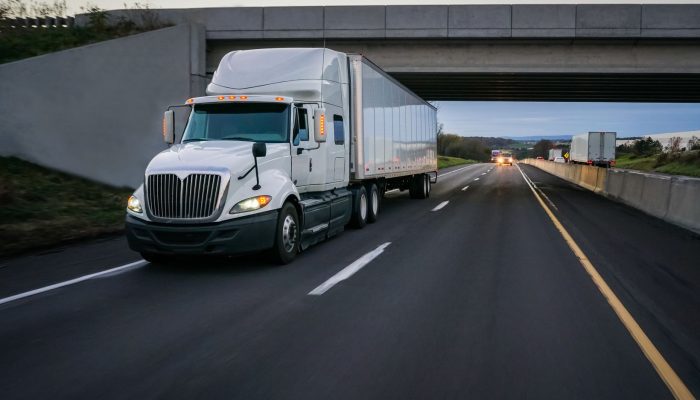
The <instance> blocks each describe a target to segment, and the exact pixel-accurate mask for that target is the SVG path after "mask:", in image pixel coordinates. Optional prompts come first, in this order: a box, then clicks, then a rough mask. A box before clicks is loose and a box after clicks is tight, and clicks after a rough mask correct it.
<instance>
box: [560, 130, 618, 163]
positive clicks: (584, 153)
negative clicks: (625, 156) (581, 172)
mask: <svg viewBox="0 0 700 400" xmlns="http://www.w3.org/2000/svg"><path fill="white" fill-rule="evenodd" d="M616 139H617V134H616V133H615V132H588V133H584V134H582V135H576V136H574V137H573V138H571V149H570V150H569V159H570V160H571V161H572V162H575V163H580V164H588V165H597V166H605V167H610V166H613V165H615V140H616Z"/></svg>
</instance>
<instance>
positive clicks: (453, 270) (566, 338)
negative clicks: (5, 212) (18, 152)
mask: <svg viewBox="0 0 700 400" xmlns="http://www.w3.org/2000/svg"><path fill="white" fill-rule="evenodd" d="M521 167H522V169H523V171H524V172H525V173H526V174H527V175H528V176H530V178H531V179H532V180H533V181H534V182H535V183H536V184H537V186H539V187H540V188H541V189H542V191H543V192H544V193H545V194H546V195H547V197H548V198H549V199H550V200H551V202H552V203H553V204H554V205H555V206H556V209H555V210H554V212H555V214H556V216H557V217H558V218H559V219H560V220H561V222H562V223H563V225H564V226H565V227H566V229H567V230H569V232H570V233H571V235H572V236H573V238H574V240H575V241H576V242H577V243H578V244H579V245H580V247H581V248H582V249H583V250H584V251H585V252H586V254H587V255H588V256H589V258H590V260H591V262H592V263H593V264H594V265H595V267H596V268H597V269H598V271H599V272H600V273H601V275H602V276H603V278H604V279H605V280H606V282H607V283H608V284H609V285H610V287H611V288H612V289H613V290H614V291H615V293H616V294H617V295H618V296H619V297H620V299H621V300H622V302H623V303H624V305H625V307H627V309H628V310H629V311H630V313H631V314H632V315H633V317H634V318H635V319H636V321H637V322H638V323H639V325H640V327H641V328H642V329H643V330H644V331H645V332H646V334H647V335H648V336H649V338H650V339H651V340H652V341H653V343H654V344H655V345H656V347H657V348H658V349H659V351H660V352H661V353H662V354H663V356H664V357H665V358H666V360H667V361H668V362H669V363H670V364H671V366H672V367H673V368H674V370H675V371H676V372H677V374H678V375H679V376H680V377H681V379H682V380H683V381H684V382H685V384H686V385H687V386H688V388H689V389H690V390H691V391H692V392H693V393H695V394H696V395H698V394H700V290H699V289H700V263H699V262H698V255H699V253H698V251H699V250H700V239H699V238H698V236H696V235H693V234H691V233H689V232H688V231H684V230H682V229H678V228H675V227H673V226H671V225H668V224H667V223H665V222H663V221H660V220H657V219H654V218H651V217H649V216H646V215H644V214H642V213H639V212H637V211H635V210H633V209H630V208H628V207H625V206H622V205H619V204H616V203H613V202H611V201H609V200H607V199H605V198H602V197H600V196H597V195H595V194H592V193H589V192H586V191H583V190H581V189H578V188H576V187H574V186H573V185H571V184H568V183H566V182H564V181H562V180H560V179H558V178H555V177H553V176H551V175H548V174H546V173H544V172H541V171H539V170H536V169H535V168H532V167H529V166H524V165H523V166H521ZM448 172H449V174H447V173H448ZM442 173H443V174H446V175H444V176H442V177H441V178H440V181H439V183H438V184H437V185H435V186H434V188H433V192H432V194H431V197H430V199H427V200H411V199H409V197H408V195H407V194H405V193H390V194H389V195H388V198H387V199H385V200H384V202H383V204H382V207H383V208H382V214H381V215H380V220H379V221H378V222H377V223H375V224H372V225H368V226H367V227H366V228H365V229H363V230H348V231H346V232H344V233H343V234H341V235H340V236H338V237H336V238H334V239H332V240H330V241H328V242H326V243H322V244H319V245H317V246H314V247H312V248H311V249H309V250H308V251H306V252H304V253H302V254H301V255H300V256H299V257H298V258H297V260H296V261H295V262H294V263H293V264H291V265H288V266H284V267H279V266H275V265H272V264H271V263H269V262H267V261H265V260H264V259H261V258H260V257H258V256H247V257H243V258H237V259H233V260H229V261H227V262H211V261H192V262H190V263H187V264H184V265H172V266H153V265H149V264H146V263H141V264H136V265H135V266H134V267H132V268H127V269H124V270H122V271H119V272H117V273H113V274H108V275H103V276H100V277H98V278H95V279H89V280H85V281H83V282H79V283H76V284H73V285H69V286H65V287H61V288H58V289H55V290H50V291H46V292H43V293H40V294H37V295H34V296H29V297H26V298H23V299H20V300H16V301H11V302H7V303H4V304H0V397H1V398H2V399H15V398H27V399H30V398H31V399H34V398H129V399H134V398H138V399H145V398H188V399H189V398H207V399H210V398H226V399H234V398H235V399H299V398H308V399H329V398H332V399H408V398H420V399H425V398H430V399H433V398H455V399H463V398H557V399H561V398H582V399H591V398H596V399H599V398H603V399H606V398H610V399H620V398H630V399H647V398H648V399H661V398H671V393H670V392H669V390H668V388H667V387H666V385H665V384H664V382H663V381H662V379H661V378H660V377H659V375H658V374H657V372H656V370H655V369H654V367H653V366H652V364H651V363H650V362H649V360H648V359H647V358H646V357H645V355H644V354H643V352H642V351H641V350H640V348H639V346H638V345H637V343H636V342H635V340H634V339H633V338H632V336H631V335H630V333H629V332H628V331H627V330H626V329H625V327H624V326H623V324H622V323H621V322H620V320H619V318H618V317H617V315H616V314H615V313H614V312H613V310H612V308H611V307H610V305H609V304H608V302H607V300H606V299H605V298H604V297H603V295H602V294H601V293H600V291H599V290H598V288H597V287H596V286H595V284H594V283H593V281H592V280H591V278H590V276H589V275H588V274H587V273H586V272H585V271H584V269H583V268H582V267H581V264H580V263H579V261H578V259H577V258H576V257H575V256H574V254H573V253H572V251H571V250H570V249H569V247H568V246H567V244H566V242H565V241H564V240H563V238H562V236H561V235H560V234H559V232H558V231H557V230H556V229H555V227H554V225H553V224H552V222H551V221H550V219H549V218H548V217H547V215H546V214H545V212H544V211H543V209H542V207H541V206H540V205H539V203H538V202H537V200H536V199H535V197H534V195H533V194H532V192H531V190H530V188H529V187H528V186H527V185H526V183H525V180H524V179H523V177H522V175H521V174H520V172H519V171H518V169H517V167H494V166H493V165H489V164H479V165H473V166H469V167H466V168H461V167H460V168H452V169H450V170H447V171H444V172H442ZM466 186H469V187H468V188H466V189H465V187H466ZM446 201H447V202H448V203H446V204H444V202H446ZM440 206H441V207H440ZM433 210H435V211H433ZM386 243H389V244H388V245H387V244H386ZM382 245H384V247H383V252H381V251H380V250H377V249H378V248H380V247H381V246H382ZM368 253H369V254H371V255H374V256H376V258H374V259H372V260H371V261H369V262H368V263H366V265H364V268H361V269H359V270H357V271H356V273H355V274H354V275H352V276H350V277H348V278H347V279H346V280H343V281H339V282H337V284H335V285H334V286H332V287H330V289H328V290H327V291H325V292H324V293H323V294H320V295H309V293H310V292H311V291H313V290H314V289H315V288H317V287H319V285H321V284H323V283H324V282H326V281H327V280H328V279H330V278H331V277H333V276H335V275H336V274H337V273H338V272H339V271H341V270H343V269H344V268H346V267H347V266H350V265H355V266H357V265H358V264H353V263H355V262H356V260H358V259H361V258H362V257H363V255H365V254H368ZM138 259H139V257H138V255H136V254H134V253H132V252H130V251H129V250H128V249H127V248H126V244H125V240H124V239H123V238H113V239H108V240H102V241H99V242H91V243H85V244H81V245H76V246H71V247H67V248H62V249H56V250H54V251H52V252H45V253H43V254H37V255H31V256H24V257H21V258H17V259H11V260H4V261H0V298H7V297H8V296H12V295H15V294H18V293H22V292H25V291H28V290H32V289H36V288H40V287H42V286H45V285H49V284H54V283H57V282H61V281H65V280H69V279H72V278H76V277H79V276H83V275H86V274H91V273H95V272H99V271H103V270H106V269H109V268H112V267H116V266H119V265H123V264H127V263H130V262H133V261H136V260H138ZM0 301H1V300H0Z"/></svg>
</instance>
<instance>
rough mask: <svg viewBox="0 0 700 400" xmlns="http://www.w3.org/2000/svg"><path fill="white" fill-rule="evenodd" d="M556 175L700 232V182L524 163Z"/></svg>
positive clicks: (533, 161)
mask: <svg viewBox="0 0 700 400" xmlns="http://www.w3.org/2000/svg"><path fill="white" fill-rule="evenodd" d="M522 162H523V163H525V164H529V165H533V166H535V167H537V168H539V169H541V170H543V171H546V172H548V173H550V174H552V175H555V176H558V177H560V178H562V179H565V180H567V181H569V182H572V183H575V184H577V185H579V186H581V187H584V188H586V189H588V190H592V191H595V192H597V193H600V194H602V195H604V196H607V197H609V198H611V199H614V200H617V201H619V202H621V203H625V204H627V205H629V206H632V207H634V208H637V209H639V210H641V211H644V212H645V213H647V214H649V215H653V216H654V217H657V218H661V219H663V220H665V221H668V222H670V223H673V224H676V225H679V226H682V227H684V228H686V229H690V230H692V231H695V232H698V233H700V179H698V178H689V177H681V176H671V175H663V174H649V173H643V172H638V171H631V170H622V169H615V168H613V169H605V168H598V167H593V166H589V165H579V164H556V163H553V162H550V161H544V160H524V161H522Z"/></svg>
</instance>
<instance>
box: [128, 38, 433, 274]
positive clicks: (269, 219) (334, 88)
mask: <svg viewBox="0 0 700 400" xmlns="http://www.w3.org/2000/svg"><path fill="white" fill-rule="evenodd" d="M206 92H207V96H203V97H195V98H191V99H188V100H187V101H186V102H185V103H184V104H182V105H178V107H184V108H185V109H187V110H188V111H189V120H188V122H187V124H186V127H185V130H184V133H183V135H182V138H181V140H180V141H179V143H176V144H174V143H175V128H174V124H175V122H174V121H175V117H174V111H173V110H168V111H166V112H165V114H164V119H163V137H164V139H165V142H166V143H168V144H171V145H172V146H171V147H170V148H169V149H168V150H165V151H163V152H161V153H160V154H158V155H156V156H155V157H154V158H153V159H152V160H151V162H150V163H149V164H148V167H147V168H146V171H145V174H144V183H143V184H142V185H141V186H140V187H139V188H138V189H137V190H136V192H134V194H133V196H131V197H130V198H129V201H128V206H127V210H126V212H127V215H126V227H127V238H128V242H129V247H131V249H133V250H135V251H137V252H140V253H141V255H142V256H143V257H144V258H145V259H146V260H148V261H152V262H164V261H168V260H170V259H172V258H173V257H177V256H180V255H229V254H239V253H248V252H255V251H261V250H271V252H272V254H273V255H274V256H275V257H276V258H277V259H278V260H279V261H280V262H281V263H288V262H290V261H292V260H293V259H294V257H295V256H296V254H297V253H298V252H299V251H301V250H303V249H305V248H307V247H309V246H311V245H313V244H314V243H317V242H320V241H322V240H325V239H326V238H328V237H330V236H333V235H336V234H338V233H339V232H341V231H343V229H344V228H345V226H346V225H347V224H352V225H353V226H355V227H358V228H361V227H363V226H364V225H365V224H366V223H368V222H369V223H371V222H374V221H375V220H377V218H378V214H379V212H380V209H381V208H380V202H381V199H382V196H383V194H384V192H385V191H387V190H390V189H400V190H408V191H409V193H410V195H411V197H412V198H416V199H424V198H426V197H428V196H429V195H430V186H431V183H432V182H434V181H436V180H437V115H436V109H435V107H433V106H432V105H431V104H429V103H427V102H425V101H424V100H422V99H421V98H420V97H418V96H417V95H416V94H414V93H413V92H411V91H410V90H409V89H407V88H406V87H405V86H403V85H402V84H401V83H399V82H398V81H396V80H395V79H393V78H392V77H390V76H389V75H387V74H386V73H385V72H384V71H382V70H381V69H380V68H379V67H377V66H376V65H374V64H373V63H372V62H370V61H369V60H368V59H366V58H365V57H363V56H361V55H358V54H345V53H340V52H337V51H333V50H330V49H323V48H284V49H262V50H243V51H234V52H231V53H228V54H226V55H225V56H224V57H223V59H222V60H221V63H220V64H219V67H218V68H217V70H216V72H215V73H214V76H213V78H212V81H211V83H210V84H209V85H208V87H207V90H206ZM433 176H434V177H433Z"/></svg>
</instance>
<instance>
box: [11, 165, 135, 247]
mask: <svg viewBox="0 0 700 400" xmlns="http://www.w3.org/2000/svg"><path fill="white" fill-rule="evenodd" d="M130 194H131V190H130V189H125V188H113V187H110V186H106V185H102V184H99V183H95V182H92V181H89V180H87V179H83V178H78V177H75V176H71V175H68V174H64V173H60V172H56V171H52V170H49V169H46V168H42V167H39V166H37V165H34V164H31V163H29V162H26V161H22V160H20V159H18V158H15V157H0V203H1V204H2V207H0V256H6V255H9V254H13V253H18V252H21V251H26V250H30V249H33V248H40V247H47V246H51V245H56V244H59V243H62V242H66V241H71V240H76V239H83V238H90V237H96V236H98V235H102V234H105V233H113V232H119V231H122V230H123V229H124V214H125V211H124V209H125V204H126V199H127V198H128V197H129V195H130Z"/></svg>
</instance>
